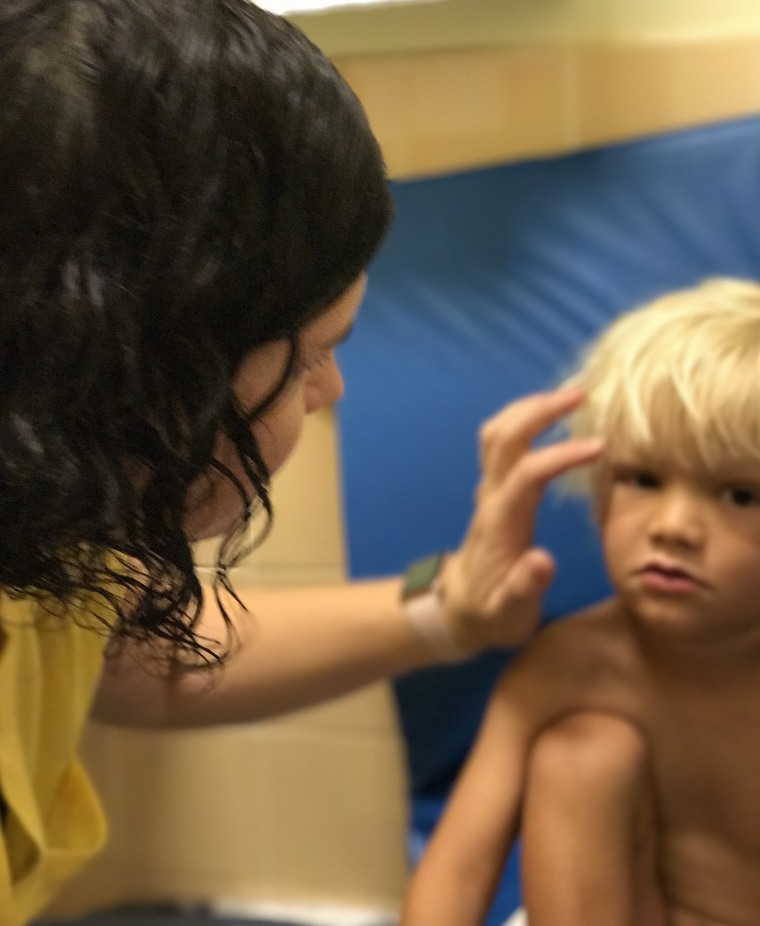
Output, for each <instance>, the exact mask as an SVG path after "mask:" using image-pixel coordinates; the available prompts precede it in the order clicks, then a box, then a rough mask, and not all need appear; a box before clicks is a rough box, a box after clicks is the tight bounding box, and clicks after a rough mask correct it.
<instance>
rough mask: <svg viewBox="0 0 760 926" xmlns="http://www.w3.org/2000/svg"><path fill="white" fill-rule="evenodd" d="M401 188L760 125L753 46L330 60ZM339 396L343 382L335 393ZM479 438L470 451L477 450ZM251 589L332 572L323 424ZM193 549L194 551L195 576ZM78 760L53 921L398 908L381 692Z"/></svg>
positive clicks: (397, 832) (287, 484) (93, 745)
mask: <svg viewBox="0 0 760 926" xmlns="http://www.w3.org/2000/svg"><path fill="white" fill-rule="evenodd" d="M337 63H338V65H339V67H340V68H341V69H342V70H343V72H344V73H345V75H346V77H347V79H348V80H349V82H351V83H352V85H353V86H354V88H355V89H356V91H357V93H358V94H359V96H360V97H361V98H362V100H363V102H364V103H365V105H366V107H367V110H368V113H369V116H370V119H371V121H372V124H373V126H374V128H375V130H376V132H377V134H378V137H379V138H380V141H381V143H382V145H383V147H384V150H385V152H386V156H387V161H388V165H389V169H390V172H391V174H392V175H394V176H397V177H414V176H421V175H429V174H435V173H440V172H445V171H451V170H458V169H463V168H468V167H472V166H478V165H485V164H491V163H496V162H500V161H504V160H513V159H520V158H527V157H536V156H538V157H541V156H550V155H553V154H557V153H561V152H564V151H569V150H576V149H578V148H580V147H584V146H586V145H591V144H598V143H605V142H608V141H617V140H620V139H624V138H631V137H636V136H639V135H646V134H650V133H652V132H659V131H665V130H668V129H672V128H680V127H684V126H689V125H695V124H699V123H701V122H707V121H712V120H717V119H723V118H729V117H734V116H739V115H744V114H750V113H756V112H760V39H758V38H756V37H752V36H750V37H748V38H746V39H744V38H736V37H731V38H727V39H719V40H715V41H713V40H706V39H704V38H700V39H699V40H695V41H692V42H683V41H679V42H652V41H646V42H644V41H637V42H633V43H628V44H626V43H614V44H612V43H605V44H583V45H577V44H575V45H574V44H556V43H555V44H552V45H545V46H542V45H535V44H533V45H527V44H526V45H523V46H521V47H503V48H487V49H481V50H467V49H460V50H448V51H438V52H429V53H415V54H404V55H401V54H383V55H372V56H366V57H362V58H359V57H344V58H339V59H337ZM349 388H350V384H349ZM473 439H474V436H473ZM275 504H276V508H277V521H276V524H275V528H274V531H273V534H272V536H271V538H270V539H269V540H268V541H267V543H266V545H265V546H264V547H263V548H262V549H261V550H260V551H258V552H257V554H256V555H255V557H254V559H253V560H252V561H251V563H250V564H248V565H247V566H246V567H245V568H246V570H247V571H248V572H249V573H250V574H251V575H252V576H253V577H254V578H255V579H256V580H257V581H259V582H262V583H264V582H297V581H320V580H321V579H325V580H331V579H335V578H339V577H341V576H342V575H343V574H344V568H345V562H344V549H343V537H342V525H341V516H340V510H341V505H340V491H339V465H338V456H337V452H336V433H335V428H334V419H333V417H332V415H331V414H330V413H324V414H320V415H318V416H315V417H314V419H313V420H312V421H310V422H309V426H308V428H307V430H306V434H305V437H304V442H303V444H302V445H301V447H300V448H299V451H298V453H297V456H296V457H295V459H294V460H293V461H292V462H291V463H290V464H289V465H288V467H287V468H286V470H285V471H284V472H283V474H282V476H281V478H279V479H278V480H277V483H276V486H275ZM209 556H210V553H209V550H208V548H203V549H201V550H200V551H199V558H200V560H201V561H204V560H205V561H208V559H209ZM85 752H86V756H87V759H88V762H89V764H90V766H91V768H92V771H93V775H94V777H95V780H96V783H97V784H98V785H99V787H100V789H101V792H102V793H103V796H104V801H105V805H106V808H107V811H108V813H109V815H110V817H111V820H112V841H111V843H110V846H109V848H108V849H107V850H106V852H105V853H104V854H103V855H102V857H101V858H100V859H99V860H98V861H97V862H95V863H94V864H93V865H92V866H91V868H90V869H88V871H87V872H86V873H85V874H84V875H83V876H82V877H81V878H79V879H78V880H77V881H76V882H75V883H74V884H73V885H71V887H70V888H69V889H68V890H67V891H66V893H65V894H64V895H63V896H62V897H61V899H60V900H59V901H58V903H57V904H56V906H55V907H54V908H53V909H54V911H57V912H59V913H67V912H75V911H78V910H81V909H85V908H92V907H93V906H98V905H104V904H109V903H114V902H119V901H127V900H135V899H138V900H144V899H165V898H171V897H176V898H181V899H204V898H208V897H228V898H237V899H241V900H246V899H248V900H252V901H257V900H271V899H276V900H280V901H282V902H287V901H293V902H298V901H306V900H309V901H318V902H319V901H330V902H333V903H335V902H338V903H346V904H360V905H370V906H378V907H383V908H385V907H393V906H394V905H395V904H396V903H397V902H398V900H399V898H400V895H401V892H402V890H403V883H404V877H405V862H404V850H403V832H404V823H405V807H404V786H405V777H404V770H403V762H402V755H401V746H400V741H399V736H398V731H397V727H396V719H395V716H394V713H393V707H392V703H391V699H390V694H389V690H388V688H387V687H386V686H385V685H376V686H373V687H372V688H369V689H367V690H366V691H363V692H360V693H359V694H357V695H353V696H351V697H348V698H343V699H340V700H339V701H336V702H334V703H332V704H329V705H326V706H323V707H320V708H316V709H313V710H310V711H305V712H302V713H300V714H297V715H294V716H292V717H290V718H287V719H284V720H279V721H277V722H272V723H264V724H259V725H257V726H255V727H251V728H249V729H235V730H217V731H213V732H207V733H182V734H174V735H172V736H170V737H158V736H157V735H155V734H145V733H135V732H132V733H125V732H118V731H113V730H108V729H105V728H100V727H96V726H92V727H91V728H90V729H89V730H88V732H87V737H86V744H85Z"/></svg>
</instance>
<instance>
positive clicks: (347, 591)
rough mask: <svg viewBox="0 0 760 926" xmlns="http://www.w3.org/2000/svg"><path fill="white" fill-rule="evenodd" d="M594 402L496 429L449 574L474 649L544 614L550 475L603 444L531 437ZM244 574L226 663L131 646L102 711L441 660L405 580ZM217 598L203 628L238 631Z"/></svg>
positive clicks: (205, 702) (265, 694) (521, 636)
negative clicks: (255, 582) (270, 579)
mask: <svg viewBox="0 0 760 926" xmlns="http://www.w3.org/2000/svg"><path fill="white" fill-rule="evenodd" d="M580 400H581V396H580V394H579V393H578V392H576V391H557V392H553V393H545V394H541V395H534V396H529V397H528V398H526V399H523V400H521V401H519V402H516V403H514V404H513V405H511V406H508V407H507V408H506V409H505V410H503V411H502V412H501V413H500V414H498V415H497V416H495V417H494V418H492V419H490V420H489V421H488V422H486V423H485V425H484V426H483V428H482V431H481V437H480V444H481V463H482V478H481V482H480V485H479V487H478V492H477V496H476V506H475V512H474V515H473V518H472V521H471V524H470V527H469V529H468V531H467V534H466V536H465V539H464V541H463V543H462V546H461V547H460V549H459V550H458V551H457V552H456V553H453V554H452V555H451V557H450V559H449V561H448V563H447V566H446V568H445V570H444V573H443V599H444V621H445V623H446V626H447V628H448V631H449V632H450V634H451V635H452V636H453V638H454V640H455V641H456V644H457V645H458V647H459V648H460V650H461V651H462V652H463V653H464V654H467V655H470V654H475V653H477V652H479V651H481V650H483V649H486V648H488V647H494V646H514V645H516V644H518V643H520V642H522V641H524V640H525V639H526V638H527V637H528V636H529V635H530V634H531V633H532V632H533V630H534V629H535V627H536V626H537V624H538V621H539V617H540V606H541V595H542V594H543V592H544V590H545V588H546V587H547V585H548V584H549V582H550V581H551V578H552V574H553V562H552V559H551V557H550V555H549V554H548V553H547V552H545V551H543V550H538V549H535V548H533V547H532V546H531V544H532V534H533V522H534V517H535V511H536V507H537V506H538V503H539V501H540V500H541V496H542V494H543V491H544V489H545V488H546V485H547V483H548V482H550V481H551V480H552V479H553V478H555V477H556V476H558V475H559V474H561V473H563V472H565V471H566V470H568V469H570V468H572V467H574V466H578V465H580V464H582V463H585V462H587V461H588V460H590V459H592V458H593V457H594V456H595V455H596V454H597V453H598V452H599V450H600V446H599V445H598V444H597V443H596V442H593V441H575V442H567V443H561V444H555V445H553V446H550V447H546V448H543V449H540V450H531V443H532V441H533V440H534V439H535V437H536V436H537V435H538V434H539V433H540V432H541V431H543V430H544V429H545V428H546V427H548V426H549V425H550V424H552V422H553V421H555V420H556V419H557V418H558V417H560V416H562V415H564V414H566V413H567V412H568V411H569V410H570V409H571V408H572V407H574V406H575V405H576V404H578V402H579V401H580ZM238 585H240V582H239V581H238V582H236V590H237V591H238V593H239V594H240V597H241V599H242V600H243V601H244V602H245V603H246V605H247V607H248V613H246V612H242V611H241V612H240V613H236V614H233V619H234V621H235V625H236V630H237V634H238V637H239V640H240V644H241V645H240V648H239V651H238V652H237V653H236V655H235V656H234V657H233V658H232V659H231V660H230V661H229V663H228V664H227V665H226V666H225V668H224V669H222V670H221V671H220V672H218V673H216V674H215V675H213V676H209V675H208V674H207V673H203V672H201V673H198V672H185V673H177V672H175V673H174V674H173V675H170V676H162V675H161V674H160V673H159V672H158V667H157V666H156V665H155V660H153V661H152V660H151V658H150V651H149V650H147V649H144V648H141V647H138V646H125V647H124V651H123V653H122V655H121V656H120V657H119V658H117V659H109V660H108V662H107V666H106V671H105V673H104V677H103V680H102V684H101V686H100V689H99V692H98V695H97V698H96V702H95V705H94V716H95V717H96V718H98V719H101V720H105V721H110V722H114V723H122V724H138V725H149V726H191V725H203V724H210V723H232V722H242V721H249V720H255V719H258V718H261V717H267V716H272V715H274V714H278V713H282V712H284V711H289V710H293V709H296V708H299V707H304V706H307V705H309V704H314V703H317V702H319V701H323V700H326V699H328V698H331V697H334V696H337V695H340V694H343V693H345V692H348V691H351V690H353V689H356V688H359V687H361V686H363V685H366V684H368V683H370V682H373V681H377V680H378V679H381V678H385V677H388V676H393V675H398V674H400V673H402V672H405V671H407V670H409V669H412V668H415V667H420V666H424V665H429V664H432V663H434V662H435V661H436V660H437V659H438V658H439V657H438V656H436V654H435V653H434V652H433V651H431V649H430V647H429V644H428V643H427V642H426V641H425V639H424V638H422V637H421V636H419V635H418V633H417V632H416V631H415V629H414V628H413V626H412V625H411V624H410V622H409V620H408V618H407V616H406V613H405V612H404V610H403V608H402V606H401V601H400V588H401V582H400V580H399V579H398V578H394V579H383V580H378V581H369V582H355V583H345V584H337V585H331V586H316V587H308V588H306V587H294V588H289V589H280V590H273V589H261V588H254V587H237V586H238ZM205 602H206V604H205V607H204V613H203V615H202V619H201V627H200V628H199V631H200V633H202V634H203V635H205V636H207V637H210V638H212V639H217V640H223V639H225V631H224V628H223V627H222V625H221V616H220V614H219V611H218V608H217V607H216V604H215V602H214V597H213V595H212V594H207V595H206V597H205Z"/></svg>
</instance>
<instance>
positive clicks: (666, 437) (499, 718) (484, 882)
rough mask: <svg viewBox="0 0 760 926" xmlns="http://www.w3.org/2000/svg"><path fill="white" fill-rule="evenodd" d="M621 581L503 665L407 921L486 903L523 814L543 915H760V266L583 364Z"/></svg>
mask: <svg viewBox="0 0 760 926" xmlns="http://www.w3.org/2000/svg"><path fill="white" fill-rule="evenodd" d="M573 381H574V382H576V383H578V384H579V385H580V386H581V387H582V388H583V389H584V390H585V391H586V393H587V401H586V403H585V404H584V405H583V406H582V407H581V408H580V409H579V410H577V411H576V412H574V413H573V415H572V417H571V420H570V430H571V432H572V433H573V434H574V436H576V437H577V436H579V435H592V434H593V435H600V436H602V437H603V438H604V439H605V442H606V443H605V451H604V453H603V454H602V456H601V457H600V458H599V459H598V460H597V461H596V462H594V463H593V464H591V465H590V466H589V467H588V468H587V469H586V473H585V475H586V477H587V484H588V486H589V487H590V491H591V495H592V498H593V501H594V506H595V514H596V519H597V521H598V526H599V530H600V532H601V537H602V541H603V546H604V552H605V559H606V564H607V568H608V571H609V575H610V578H611V581H612V584H613V586H614V589H615V592H616V594H615V597H613V598H612V599H610V600H608V601H604V602H601V603H600V604H597V605H595V606H593V607H591V608H589V609H588V610H585V611H583V612H581V613H579V614H575V615H573V616H572V617H570V618H568V619H566V620H564V621H561V622H559V623H557V624H553V625H552V626H550V627H548V628H547V629H546V630H544V631H543V632H542V633H541V634H540V635H539V636H538V637H537V638H536V639H535V640H534V642H533V643H532V644H530V645H529V646H528V647H527V648H526V649H525V651H524V652H523V653H522V654H521V655H520V657H519V658H518V659H517V661H516V662H515V663H514V664H513V665H512V666H511V667H510V669H509V670H508V671H507V672H506V673H505V675H504V676H503V678H502V679H501V681H500V683H499V684H498V686H497V688H496V691H495V693H494V695H493V697H492V699H491V703H490V705H489V707H488V710H487V713H486V717H485V720H484V722H483V725H482V729H481V731H480V734H479V738H478V740H477V742H476V745H475V747H474V749H473V752H472V755H471V757H470V759H469V761H468V763H467V765H466V767H465V769H464V771H463V773H462V776H461V779H460V781H459V783H458V785H457V787H456V789H455V792H454V794H453V796H452V798H451V801H450V803H449V806H448V808H447V810H446V813H445V815H444V817H443V819H442V821H441V824H440V826H439V828H438V830H437V832H436V833H435V835H434V837H433V840H432V841H431V844H430V847H429V849H428V851H427V853H426V855H425V857H424V858H423V860H422V862H421V864H420V867H419V870H418V871H417V873H416V875H415V877H414V879H413V882H412V885H411V889H410V892H409V895H408V898H407V902H406V905H405V913H404V917H403V924H404V926H427V924H431V926H433V924H434V926H448V924H451V926H470V924H477V923H481V922H482V921H483V918H484V917H485V915H486V912H487V910H488V907H489V902H490V899H491V896H492V893H493V891H494V888H495V886H496V884H497V881H498V879H499V876H500V873H501V870H502V866H503V864H504V860H505V858H506V855H507V853H508V851H509V849H510V847H511V845H512V843H513V841H514V839H515V837H516V836H517V833H518V831H520V833H521V837H522V846H523V855H522V865H523V888H524V899H525V906H526V909H527V916H528V920H529V922H530V926H752V924H757V923H758V922H759V921H760V879H759V878H758V870H759V868H758V866H759V865H760V737H758V736H757V735H755V733H756V730H757V726H758V719H759V718H760V286H758V285H756V284H754V283H750V282H740V281H732V280H714V281H709V282H707V283H704V284H703V285H701V286H698V287H696V288H694V289H690V290H685V291H683V292H678V293H675V294H672V295H669V296H667V297H665V298H662V299H659V300H657V301H655V302H653V303H652V304H650V305H646V306H644V307H643V308H641V309H639V310H638V311H634V312H631V313H629V314H627V315H624V316H623V317H621V318H620V319H618V320H617V321H616V322H615V323H614V324H613V325H612V326H611V327H610V329H609V330H608V331H607V332H606V333H604V334H603V335H602V336H601V337H600V338H599V340H598V341H597V342H596V343H595V344H594V345H593V346H592V347H591V349H590V351H589V352H588V354H587V356H586V358H585V362H584V363H583V365H582V366H581V369H580V371H579V372H578V373H577V375H576V376H575V377H574V379H573Z"/></svg>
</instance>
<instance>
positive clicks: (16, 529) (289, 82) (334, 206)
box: [0, 0, 392, 665]
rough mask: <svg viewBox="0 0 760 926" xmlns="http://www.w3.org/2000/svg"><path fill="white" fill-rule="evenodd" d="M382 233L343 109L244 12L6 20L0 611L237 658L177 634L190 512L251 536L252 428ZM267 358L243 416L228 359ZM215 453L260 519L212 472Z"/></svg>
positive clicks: (2, 28)
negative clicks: (222, 446) (222, 516)
mask: <svg viewBox="0 0 760 926" xmlns="http://www.w3.org/2000/svg"><path fill="white" fill-rule="evenodd" d="M391 212H392V207H391V200H390V194H389V192H388V187H387V183H386V178H385V171H384V166H383V161H382V156H381V153H380V150H379V148H378V145H377V142H376V140H375V139H374V137H373V135H372V132H371V131H370V128H369V125H368V123H367V120H366V117H365V115H364V112H363V110H362V108H361V106H360V104H359V102H358V101H357V99H356V97H355V96H354V94H353V93H352V92H351V90H350V89H349V87H348V86H347V84H346V83H345V81H344V80H343V79H342V78H341V77H340V76H339V74H338V73H337V71H336V70H335V68H334V67H333V66H332V65H331V64H330V62H329V61H327V60H326V58H325V57H324V56H323V55H322V54H321V53H320V52H319V50H318V49H317V48H315V46H314V45H312V44H311V43H310V42H309V41H308V39H306V38H305V36H304V35H303V34H302V33H300V32H299V31H298V30H297V29H296V28H295V27H294V26H292V25H291V24H289V23H288V22H287V21H286V20H284V19H282V18H280V17H277V16H274V15H272V14H269V13H267V12H265V11H263V10H261V9H259V8H257V7H256V6H255V5H254V4H253V3H250V2H247V0H3V2H2V4H0V525H2V530H1V531H0V587H2V588H3V589H4V590H5V592H6V593H7V594H10V595H13V596H17V597H32V598H35V599H37V600H38V601H40V602H42V603H43V605H45V606H46V608H47V609H48V610H54V611H64V612H67V613H68V614H70V615H74V618H75V619H76V612H77V607H78V606H80V607H81V602H82V601H83V600H86V599H87V598H88V597H90V598H92V597H93V596H94V597H95V598H97V597H98V596H100V597H105V599H106V600H107V602H108V603H109V605H110V606H111V608H112V613H113V618H112V619H111V620H110V621H109V627H108V630H109V632H110V633H112V635H113V637H112V639H114V640H117V641H118V640H119V639H122V640H123V639H124V638H125V637H133V638H137V639H140V640H146V641H147V640H151V639H156V638H162V639H163V640H166V641H169V642H170V643H171V644H173V647H172V650H173V651H174V652H175V654H177V657H178V658H182V661H183V662H188V661H189V663H191V664H200V665H202V664H210V663H214V662H216V661H219V660H220V659H222V658H223V657H224V655H225V653H226V652H228V650H229V644H230V643H231V640H232V639H233V638H230V640H228V641H227V644H225V646H224V647H222V648H221V649H220V646H221V644H220V645H216V643H215V641H209V640H206V639H203V638H202V637H200V635H199V634H196V632H195V627H196V624H197V621H198V617H199V614H200V609H201V605H202V601H203V596H202V592H201V586H200V584H199V581H198V579H197V576H196V574H195V570H194V566H193V560H192V553H191V548H190V544H189V541H188V538H187V536H186V533H185V530H184V527H183V523H184V521H185V517H186V502H187V496H188V489H189V487H190V485H191V484H192V483H193V482H194V481H195V480H197V479H198V477H199V475H201V474H203V473H208V472H209V471H212V470H214V469H216V470H217V471H218V472H220V473H221V474H222V475H224V476H225V477H226V478H228V479H232V480H233V482H234V484H235V485H236V488H237V490H238V491H239V493H240V495H241V511H242V510H243V508H244V507H246V506H248V507H250V504H251V503H252V502H256V503H257V504H258V505H259V506H263V508H264V509H265V512H266V514H267V516H268V517H271V506H270V504H269V499H268V495H267V488H266V487H267V483H268V480H269V474H268V472H267V469H266V466H265V465H264V462H263V460H262V458H261V454H260V453H259V449H258V447H257V444H256V441H255V439H254V438H253V436H252V434H251V428H250V424H251V421H252V420H253V419H254V418H255V417H256V416H257V415H260V414H261V413H262V411H263V410H264V407H265V406H268V405H269V404H270V403H271V402H272V401H273V400H274V398H275V397H276V393H277V391H278V390H280V389H282V388H284V387H285V385H286V384H287V382H288V380H289V378H290V376H291V374H292V371H293V368H294V366H295V363H296V355H297V351H298V336H299V331H300V329H302V328H303V326H304V325H306V324H307V323H309V322H310V321H312V320H313V319H314V318H315V317H317V316H318V315H319V314H320V313H321V312H322V311H323V310H324V309H325V308H326V307H328V306H329V305H330V304H331V303H332V302H333V301H334V300H335V299H336V298H337V297H338V296H339V295H341V294H342V293H343V292H344V291H345V290H346V289H347V288H348V286H349V285H350V284H351V283H352V282H353V281H354V280H355V279H356V278H357V277H358V276H359V274H360V273H361V271H362V270H363V269H364V268H365V267H366V265H367V264H368V262H369V261H370V259H371V257H372V255H373V253H374V252H375V251H376V249H377V248H378V246H379V244H380V242H381V241H382V239H383V237H384V235H385V233H386V231H387V228H388V226H389V223H390V220H391ZM282 338H284V339H287V340H288V342H289V344H290V359H289V361H288V363H287V364H286V368H285V369H284V370H283V371H282V377H281V381H280V384H279V386H278V387H277V390H275V392H274V393H273V394H271V395H270V396H269V397H268V398H267V399H266V400H265V402H264V403H263V405H262V406H260V407H259V408H257V409H253V410H251V409H241V408H240V407H239V406H238V404H237V403H236V400H235V397H234V396H233V395H232V393H231V388H230V386H231V382H232V380H233V377H234V375H235V372H236V370H237V369H238V367H239V365H240V363H241V361H242V360H243V358H244V357H245V356H246V355H247V354H248V353H249V352H250V351H251V350H252V349H253V348H256V347H257V346H260V345H262V344H265V343H266V342H269V341H272V340H276V339H282ZM220 433H223V434H225V435H227V436H228V437H229V438H230V439H231V440H232V442H233V443H234V445H235V447H236V449H237V453H238V455H239V458H240V462H241V466H242V467H243V470H244V472H245V473H246V475H247V477H248V479H249V480H250V482H251V484H252V485H253V486H254V489H255V493H256V496H257V497H256V498H255V499H249V498H248V491H247V490H246V488H245V487H244V486H243V485H241V484H240V482H239V481H238V480H236V479H235V477H234V475H233V474H232V473H231V472H229V470H226V469H225V468H224V466H223V465H222V464H221V463H220V462H219V461H217V460H215V459H214V446H215V440H216V438H217V437H218V436H219V434H220ZM135 468H137V469H139V471H140V472H141V473H145V474H146V479H145V480H142V479H141V480H140V481H139V482H140V486H139V488H138V487H137V485H136V480H135V479H134V477H133V476H130V472H132V473H133V472H134V470H135ZM244 521H245V518H241V528H240V529H239V530H237V531H235V532H233V535H232V536H231V537H228V538H226V540H225V541H224V542H223V544H222V547H221V548H220V554H219V564H218V570H217V573H218V577H217V583H216V586H215V589H216V593H217V596H218V595H219V592H220V587H221V586H226V587H227V588H228V590H231V589H230V588H229V583H228V580H227V579H226V567H227V566H228V565H229V564H230V561H233V560H234V558H235V550H236V549H238V547H239V543H238V539H239V536H242V533H243V531H242V526H243V525H244ZM124 589H127V590H128V591H129V592H130V594H128V595H127V596H126V597H122V595H123V591H124ZM233 594H234V593H233ZM122 601H124V602H127V601H128V602H129V605H127V604H122V603H120V602H122ZM96 610H97V609H96Z"/></svg>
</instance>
